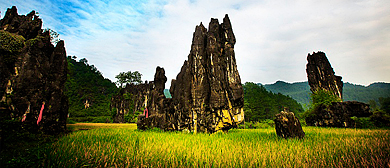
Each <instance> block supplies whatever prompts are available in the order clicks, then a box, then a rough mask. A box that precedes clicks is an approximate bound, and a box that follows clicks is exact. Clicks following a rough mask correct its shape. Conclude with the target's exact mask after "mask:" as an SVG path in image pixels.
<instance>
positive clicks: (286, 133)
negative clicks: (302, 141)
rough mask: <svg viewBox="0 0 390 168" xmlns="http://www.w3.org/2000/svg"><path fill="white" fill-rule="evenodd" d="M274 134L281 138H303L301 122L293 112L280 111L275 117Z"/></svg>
mask: <svg viewBox="0 0 390 168" xmlns="http://www.w3.org/2000/svg"><path fill="white" fill-rule="evenodd" d="M274 121H275V130H276V134H277V135H278V136H279V137H282V138H303V137H305V132H303V130H302V126H301V122H299V120H298V118H297V117H295V115H294V113H293V112H289V111H287V110H284V111H281V112H280V113H278V114H276V115H275V119H274Z"/></svg>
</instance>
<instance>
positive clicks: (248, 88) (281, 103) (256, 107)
mask: <svg viewBox="0 0 390 168" xmlns="http://www.w3.org/2000/svg"><path fill="white" fill-rule="evenodd" d="M243 88H244V101H245V104H244V111H245V121H261V120H265V119H273V118H274V116H275V114H276V113H279V112H280V111H282V110H283V109H284V107H287V108H288V109H289V110H290V111H292V112H295V113H296V114H298V115H299V114H300V113H302V112H303V108H302V106H301V105H300V104H299V103H298V102H297V101H295V100H294V99H292V98H291V97H290V96H285V95H282V94H280V93H272V92H269V91H267V90H266V89H265V88H264V87H263V86H261V85H257V84H254V83H251V82H247V83H245V84H244V85H243Z"/></svg>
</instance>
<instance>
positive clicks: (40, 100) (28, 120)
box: [0, 7, 68, 133]
mask: <svg viewBox="0 0 390 168" xmlns="http://www.w3.org/2000/svg"><path fill="white" fill-rule="evenodd" d="M41 27H42V20H41V19H40V18H39V17H38V16H37V15H35V12H34V11H32V12H31V13H29V14H27V15H25V16H24V15H18V13H17V9H16V7H12V8H11V9H8V10H7V12H6V14H5V16H4V18H3V19H2V20H0V36H1V37H0V78H1V80H0V96H1V100H0V117H1V120H2V121H5V120H7V121H8V120H13V121H21V120H23V124H24V125H26V126H25V127H26V128H28V129H30V130H35V131H36V130H43V131H45V132H47V133H55V132H58V131H63V130H65V129H66V119H67V114H68V100H67V97H66V96H65V95H64V86H65V82H66V79H67V61H66V51H65V47H64V42H63V41H59V42H58V43H57V45H56V46H55V47H54V46H53V44H52V43H51V41H50V34H49V32H48V31H46V32H43V30H42V29H41ZM41 110H43V112H42V119H41V121H40V122H39V126H37V120H38V116H39V113H40V111H41ZM3 131H4V130H3Z"/></svg>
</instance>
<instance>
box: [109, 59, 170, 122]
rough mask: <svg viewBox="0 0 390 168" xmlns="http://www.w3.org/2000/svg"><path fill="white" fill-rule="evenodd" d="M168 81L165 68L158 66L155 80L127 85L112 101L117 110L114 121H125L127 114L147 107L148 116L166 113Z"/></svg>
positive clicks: (152, 116) (133, 113)
mask: <svg viewBox="0 0 390 168" xmlns="http://www.w3.org/2000/svg"><path fill="white" fill-rule="evenodd" d="M166 81H167V78H166V76H165V70H164V69H163V68H160V67H157V68H156V74H155V76H154V81H151V82H145V83H142V84H138V85H134V84H130V85H126V87H125V88H124V89H121V90H120V93H119V94H118V95H115V96H114V97H113V98H112V101H111V108H115V109H116V111H117V114H116V116H115V117H114V122H117V123H123V122H125V120H124V116H125V115H126V114H129V113H130V114H132V115H136V114H137V112H143V111H144V110H145V111H146V109H147V110H148V118H150V117H151V118H154V117H156V116H161V115H163V114H165V110H166V106H165V105H164V102H165V101H168V100H167V99H166V98H165V96H164V88H165V83H166ZM167 107H168V106H167ZM160 114H161V115H160ZM141 118H142V117H141ZM161 128H162V129H165V126H161Z"/></svg>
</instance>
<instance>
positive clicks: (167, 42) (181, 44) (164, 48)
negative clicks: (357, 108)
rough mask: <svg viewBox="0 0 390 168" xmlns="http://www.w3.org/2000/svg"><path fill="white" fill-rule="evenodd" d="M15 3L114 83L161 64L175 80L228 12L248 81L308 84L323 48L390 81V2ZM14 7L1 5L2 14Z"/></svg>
mask: <svg viewBox="0 0 390 168" xmlns="http://www.w3.org/2000/svg"><path fill="white" fill-rule="evenodd" d="M14 5H17V6H18V9H19V13H20V14H26V13H28V12H29V11H30V10H32V9H36V10H37V11H39V12H40V16H41V18H42V19H43V20H44V23H45V26H47V27H51V28H53V29H55V30H57V31H59V32H60V34H61V36H60V37H61V38H62V39H65V43H66V48H67V52H68V54H69V55H76V56H78V57H79V58H83V57H85V58H87V59H88V60H89V63H90V64H94V65H95V66H96V67H98V69H99V70H100V71H102V72H103V74H104V76H105V77H108V78H110V79H111V80H115V79H114V76H115V75H116V74H118V73H119V72H122V71H129V70H131V71H136V70H138V71H140V72H141V73H142V74H144V76H143V79H144V80H153V76H154V72H155V68H156V66H162V67H164V68H165V71H166V75H167V77H168V82H170V80H171V79H173V78H176V75H177V74H178V73H179V71H180V68H181V66H182V65H183V62H184V60H186V59H187V55H188V54H189V52H190V46H191V41H192V33H193V32H194V30H195V26H196V25H198V24H199V23H200V22H203V24H204V25H205V26H206V27H208V23H209V21H210V18H218V19H219V21H220V22H222V18H223V17H224V15H225V14H226V13H227V14H229V17H230V20H231V22H232V26H233V31H234V33H235V35H236V38H237V43H236V46H235V51H236V59H237V64H238V65H237V66H238V70H239V72H240V75H241V78H242V81H243V82H246V81H253V82H261V83H273V82H275V81H276V80H284V81H288V82H294V81H305V80H307V78H306V71H305V69H306V67H305V65H306V56H307V53H311V52H313V51H319V50H321V51H324V52H325V53H326V54H327V56H328V59H329V60H330V62H331V64H332V66H333V68H334V70H335V72H336V74H338V75H341V76H343V79H344V81H348V82H352V83H358V84H369V83H371V82H374V81H386V82H390V75H389V70H390V65H389V64H388V62H390V57H389V56H388V55H387V53H390V47H389V46H390V28H389V27H390V11H389V10H388V9H387V7H388V6H390V2H389V1H386V0H377V1H348V0H342V1H340V0H331V1H319V0H318V1H308V0H299V1H274V0H265V1H254V0H253V1H249V0H245V1H233V0H228V1H219V0H216V1H207V0H196V1H189V0H168V1H164V2H160V1H157V0H151V1H130V2H126V1H109V2H102V1H94V2H93V3H86V2H84V1H79V0H71V1H61V2H57V3H53V2H51V1H44V2H42V3H40V1H22V0H21V1H15V3H14ZM69 5H70V6H69ZM10 6H11V2H0V9H1V10H2V11H4V9H5V8H7V7H10ZM64 10H66V11H68V12H64ZM69 11H70V12H69ZM4 13H5V12H4ZM2 14H3V13H2ZM168 85H169V83H168ZM166 87H168V86H166Z"/></svg>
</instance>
